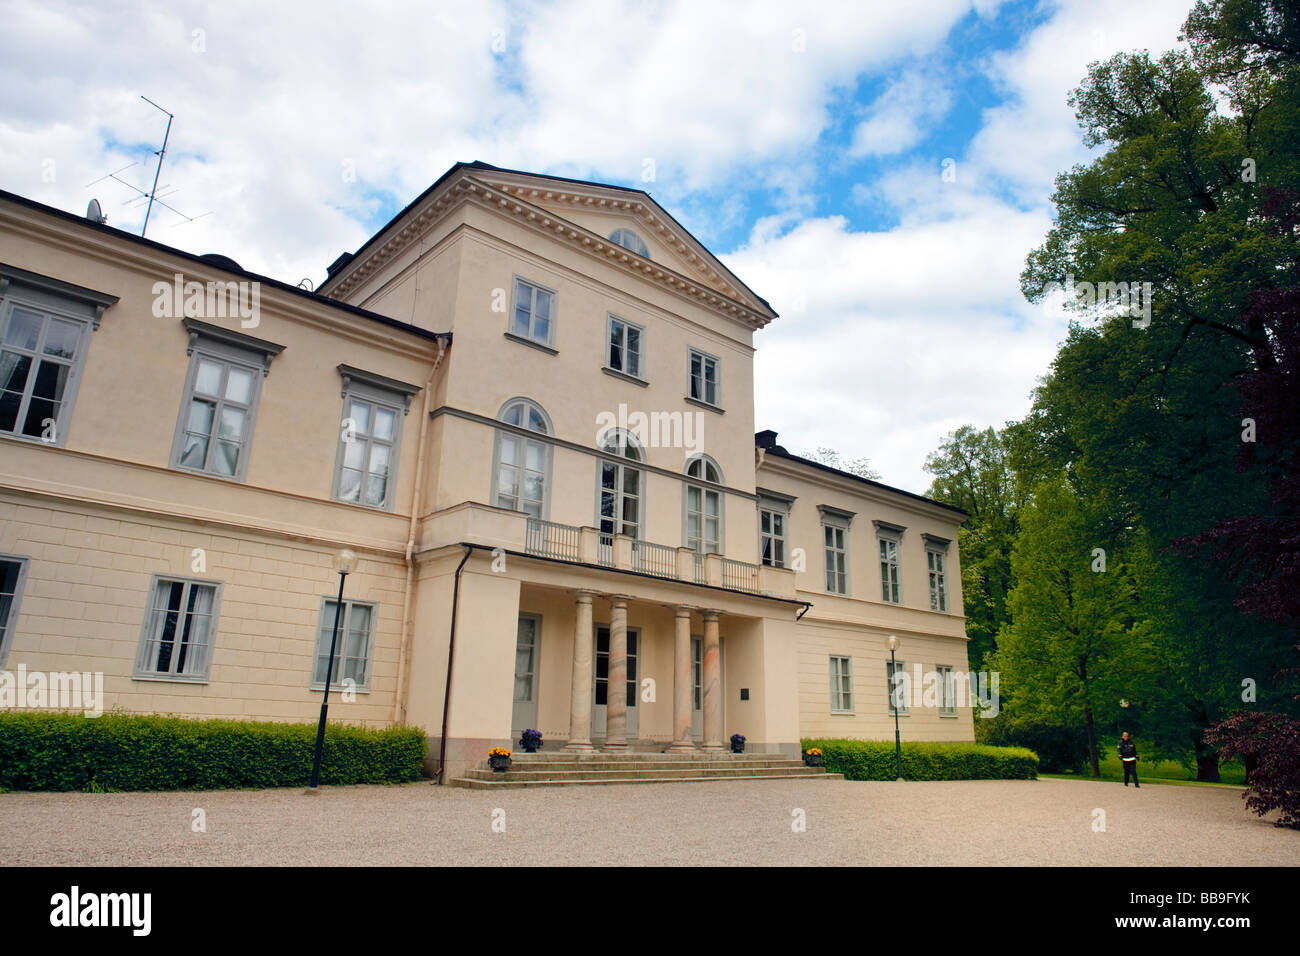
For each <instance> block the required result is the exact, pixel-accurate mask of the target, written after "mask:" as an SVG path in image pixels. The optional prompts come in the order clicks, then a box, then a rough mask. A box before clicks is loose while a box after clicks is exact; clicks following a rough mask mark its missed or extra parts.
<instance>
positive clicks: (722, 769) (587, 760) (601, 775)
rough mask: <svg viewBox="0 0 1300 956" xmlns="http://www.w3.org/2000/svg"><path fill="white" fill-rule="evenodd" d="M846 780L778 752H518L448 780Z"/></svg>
mask: <svg viewBox="0 0 1300 956" xmlns="http://www.w3.org/2000/svg"><path fill="white" fill-rule="evenodd" d="M790 778H813V779H817V780H843V779H844V775H843V774H838V773H826V772H825V770H823V769H822V768H821V767H806V766H804V763H803V761H802V760H799V759H797V758H790V757H782V756H780V755H778V754H760V753H754V754H731V753H723V754H704V753H686V754H677V753H622V754H613V753H607V752H604V751H597V752H595V753H590V754H576V753H563V752H559V753H550V754H545V753H535V754H526V753H516V754H515V755H514V758H513V760H512V762H511V765H510V769H509V770H507V771H505V772H504V773H497V772H495V771H493V770H492V769H491V768H490V767H489V766H488V764H487V761H484V762H483V763H481V764H479V765H478V766H477V767H475V768H473V769H472V770H469V771H467V772H466V774H465V776H463V777H459V778H456V779H453V780H449V781H448V783H449V784H450V785H451V786H453V787H469V788H471V789H483V790H487V789H497V788H513V787H563V786H575V785H580V786H590V785H595V784H607V783H699V782H703V781H706V780H783V779H790Z"/></svg>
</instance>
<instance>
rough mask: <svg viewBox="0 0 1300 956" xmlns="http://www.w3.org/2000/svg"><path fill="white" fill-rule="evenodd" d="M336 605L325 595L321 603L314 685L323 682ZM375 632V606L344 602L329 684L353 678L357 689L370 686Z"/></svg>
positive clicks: (326, 668)
mask: <svg viewBox="0 0 1300 956" xmlns="http://www.w3.org/2000/svg"><path fill="white" fill-rule="evenodd" d="M337 608H338V601H335V600H333V599H331V598H326V599H325V600H324V602H323V603H322V605H321V612H320V626H319V628H318V630H317V636H316V666H315V668H314V669H313V671H312V685H313V686H321V687H323V686H324V685H325V672H326V671H327V670H329V660H330V642H331V641H332V640H334V615H335V611H336V609H337ZM374 635H375V607H374V605H373V604H361V603H358V602H355V601H344V602H343V613H342V614H340V615H339V632H338V640H337V643H336V644H335V645H334V670H333V671H332V672H331V676H330V684H331V685H332V686H334V687H338V686H339V685H340V684H342V682H343V681H345V680H353V681H355V682H356V686H357V689H358V690H369V689H370V657H371V652H372V650H373V647H372V645H373V644H374Z"/></svg>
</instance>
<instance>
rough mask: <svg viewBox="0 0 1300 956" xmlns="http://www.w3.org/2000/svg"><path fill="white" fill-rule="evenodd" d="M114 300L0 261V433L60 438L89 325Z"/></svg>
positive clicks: (47, 439)
mask: <svg viewBox="0 0 1300 956" xmlns="http://www.w3.org/2000/svg"><path fill="white" fill-rule="evenodd" d="M116 301H117V297H116V296H110V295H105V294H103V293H100V292H95V291H93V290H91V289H83V288H81V287H80V286H74V285H71V284H70V283H66V282H61V281H59V280H57V279H51V278H49V277H47V276H41V275H37V274H35V273H32V272H27V271H26V270H24V269H16V268H13V267H12V266H6V265H4V264H3V263H0V435H9V436H12V437H15V438H27V439H32V440H36V441H43V442H46V443H48V444H52V445H62V444H63V443H64V435H65V433H66V431H67V429H68V424H69V421H70V418H71V412H72V403H73V400H74V399H75V398H76V395H77V386H78V383H79V381H80V379H81V371H82V368H83V367H84V366H85V363H86V352H87V350H88V349H89V346H90V336H91V333H92V330H93V329H96V328H98V327H99V317H100V315H101V314H102V313H103V311H104V309H106V308H108V307H109V306H110V305H112V304H113V303H115V302H116Z"/></svg>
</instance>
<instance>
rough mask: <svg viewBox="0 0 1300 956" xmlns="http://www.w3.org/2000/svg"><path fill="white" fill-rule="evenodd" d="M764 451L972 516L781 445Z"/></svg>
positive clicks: (956, 508)
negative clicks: (798, 453) (833, 466)
mask: <svg viewBox="0 0 1300 956" xmlns="http://www.w3.org/2000/svg"><path fill="white" fill-rule="evenodd" d="M757 447H761V446H757ZM763 451H764V452H765V453H766V454H768V455H774V456H776V457H777V458H784V459H785V460H786V461H794V462H798V463H799V464H801V465H808V466H809V467H811V468H816V469H818V470H819V471H826V472H829V473H831V474H832V475H839V476H840V477H841V478H851V479H852V480H854V481H857V482H861V483H862V484H864V485H871V487H873V488H879V489H881V490H882V491H888V492H891V493H893V494H896V495H903V496H905V497H908V498H913V499H915V500H917V501H924V502H925V503H926V504H928V505H935V506H936V507H939V508H946V509H947V510H949V511H955V512H957V514H959V515H964V516H965V517H968V518H969V517H970V512H968V511H967V510H966V509H965V508H958V507H957V506H956V505H950V504H947V503H946V502H943V501H936V500H935V499H934V498H927V497H926V496H925V495H918V494H917V493H916V492H914V491H907V490H905V489H903V488H895V487H894V486H893V485H887V484H885V483H884V482H881V481H875V480H873V479H871V478H863V477H862V476H861V475H855V474H853V473H852V472H850V471H840V469H838V468H832V467H831V466H830V465H823V464H822V463H821V462H819V461H812V460H810V459H808V458H800V457H799V456H798V455H792V454H790V453H789V452H788V451H786V450H785V449H784V448H782V447H781V446H780V445H771V446H769V447H767V448H764V449H763Z"/></svg>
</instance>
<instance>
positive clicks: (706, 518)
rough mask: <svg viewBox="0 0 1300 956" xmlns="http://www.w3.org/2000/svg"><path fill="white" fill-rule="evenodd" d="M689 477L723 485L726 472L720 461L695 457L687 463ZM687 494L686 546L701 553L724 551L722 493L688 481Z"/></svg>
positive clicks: (703, 456) (700, 456) (706, 457)
mask: <svg viewBox="0 0 1300 956" xmlns="http://www.w3.org/2000/svg"><path fill="white" fill-rule="evenodd" d="M686 477H688V478H694V479H696V480H697V481H708V482H712V483H713V484H716V485H720V484H722V472H721V470H720V469H719V468H718V465H717V462H715V461H714V460H713V459H712V458H709V457H708V456H706V455H699V456H697V457H695V458H692V459H691V461H690V463H689V464H687V466H686ZM685 495H686V500H685V505H686V547H688V548H693V549H694V550H695V551H696V552H697V553H699V554H721V553H722V492H720V491H718V490H717V489H716V488H707V487H705V486H703V485H696V484H690V483H688V484H687V485H686V488H685Z"/></svg>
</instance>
